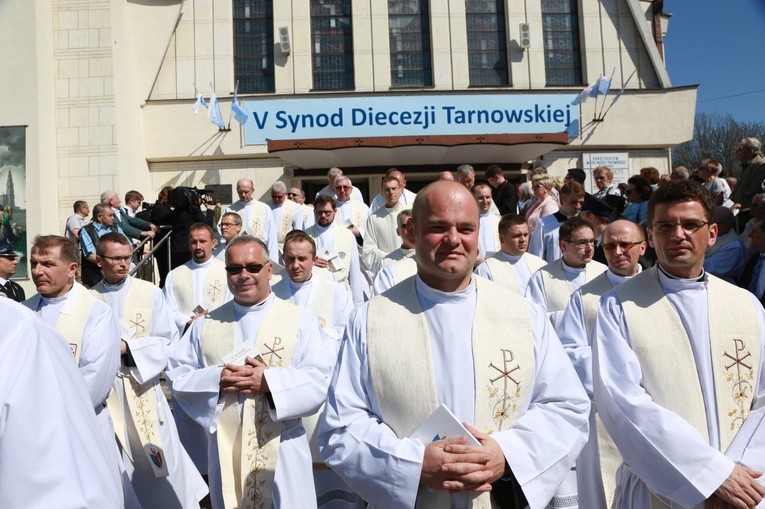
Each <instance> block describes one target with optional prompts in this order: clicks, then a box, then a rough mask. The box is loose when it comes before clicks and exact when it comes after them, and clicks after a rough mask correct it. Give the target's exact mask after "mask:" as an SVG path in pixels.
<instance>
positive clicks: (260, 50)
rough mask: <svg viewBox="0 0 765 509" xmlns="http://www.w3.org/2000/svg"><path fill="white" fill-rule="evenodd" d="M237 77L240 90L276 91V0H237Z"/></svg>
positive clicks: (235, 13) (255, 91) (235, 67)
mask: <svg viewBox="0 0 765 509" xmlns="http://www.w3.org/2000/svg"><path fill="white" fill-rule="evenodd" d="M234 79H235V80H238V81H239V92H240V93H259V92H273V91H274V90H275V87H274V14H273V0H234Z"/></svg>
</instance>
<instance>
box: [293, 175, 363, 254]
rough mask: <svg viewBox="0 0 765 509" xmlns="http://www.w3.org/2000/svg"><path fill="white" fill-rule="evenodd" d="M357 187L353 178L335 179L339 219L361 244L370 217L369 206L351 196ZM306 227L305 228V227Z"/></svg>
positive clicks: (342, 177)
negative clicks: (354, 185)
mask: <svg viewBox="0 0 765 509" xmlns="http://www.w3.org/2000/svg"><path fill="white" fill-rule="evenodd" d="M353 189H355V188H354V187H353V183H352V182H351V179H349V178H348V177H346V176H345V175H340V176H339V177H337V178H336V179H335V195H337V199H336V200H335V204H336V205H337V213H336V216H337V221H338V224H339V225H340V226H343V227H345V228H348V230H349V231H350V232H351V233H353V236H354V237H356V242H357V243H358V244H359V245H361V243H362V242H363V239H364V231H365V230H364V227H365V226H366V224H367V218H368V217H369V207H367V205H366V203H364V202H363V201H359V200H354V199H352V198H351V191H352V190H353ZM304 229H305V228H304Z"/></svg>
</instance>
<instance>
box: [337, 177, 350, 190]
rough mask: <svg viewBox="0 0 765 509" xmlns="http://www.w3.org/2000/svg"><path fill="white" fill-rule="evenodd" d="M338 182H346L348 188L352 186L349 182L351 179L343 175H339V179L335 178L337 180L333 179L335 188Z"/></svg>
mask: <svg viewBox="0 0 765 509" xmlns="http://www.w3.org/2000/svg"><path fill="white" fill-rule="evenodd" d="M340 182H348V185H349V186H352V185H353V182H351V179H349V178H348V177H346V176H345V175H340V176H339V177H337V178H336V179H335V187H337V184H339V183H340Z"/></svg>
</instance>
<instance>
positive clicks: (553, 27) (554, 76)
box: [542, 0, 582, 85]
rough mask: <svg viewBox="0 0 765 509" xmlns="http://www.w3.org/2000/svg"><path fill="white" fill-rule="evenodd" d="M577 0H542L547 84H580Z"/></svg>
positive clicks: (580, 65) (580, 66) (580, 67)
mask: <svg viewBox="0 0 765 509" xmlns="http://www.w3.org/2000/svg"><path fill="white" fill-rule="evenodd" d="M577 1H578V0H542V35H543V36H544V39H545V76H546V79H547V84H548V85H581V84H582V60H581V55H580V52H579V9H578V6H577Z"/></svg>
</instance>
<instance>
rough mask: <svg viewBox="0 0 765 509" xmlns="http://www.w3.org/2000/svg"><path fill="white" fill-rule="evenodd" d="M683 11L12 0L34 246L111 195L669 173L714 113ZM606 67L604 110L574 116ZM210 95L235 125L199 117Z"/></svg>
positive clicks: (7, 80)
mask: <svg viewBox="0 0 765 509" xmlns="http://www.w3.org/2000/svg"><path fill="white" fill-rule="evenodd" d="M667 19H668V16H667V15H665V14H664V13H662V2H661V1H660V0H653V1H644V0H600V1H598V0H430V1H428V0H403V1H401V0H280V1H268V0H214V1H213V0H183V1H181V0H140V1H139V0H10V1H6V2H2V3H0V51H1V52H2V57H3V62H4V64H5V72H4V73H0V90H2V91H3V96H4V99H5V101H6V103H7V104H6V106H5V107H4V108H3V110H2V112H0V126H3V125H24V126H28V127H27V129H26V147H27V148H26V151H27V159H26V179H27V181H26V189H27V204H26V205H27V228H28V236H29V238H30V239H31V238H32V237H33V236H34V235H36V234H39V233H54V232H55V233H60V232H62V231H63V225H64V221H65V220H66V217H67V216H68V215H70V214H71V205H72V203H73V202H74V201H75V200H78V199H85V200H88V201H89V202H90V203H91V205H92V204H93V203H95V202H96V201H97V197H98V195H99V194H100V193H101V191H103V190H105V189H116V190H117V191H118V192H119V193H120V194H124V192H125V191H127V190H130V189H136V190H138V191H140V192H142V193H143V194H144V195H145V197H146V200H147V201H150V202H153V201H154V199H155V197H156V194H157V192H158V191H159V190H160V189H161V188H162V187H163V186H166V185H171V186H178V185H188V186H195V185H196V186H199V187H204V186H205V185H211V184H218V185H221V184H222V185H231V186H232V192H233V185H234V183H235V182H236V180H237V179H239V178H241V177H250V178H251V179H252V180H253V181H254V182H255V186H256V192H255V195H256V196H258V197H261V198H264V197H265V198H267V196H268V187H269V186H270V185H271V184H272V183H273V182H275V181H276V180H283V181H285V182H286V183H287V185H288V186H290V185H297V186H303V187H304V188H305V189H306V190H307V191H309V192H308V194H309V195H310V194H311V191H312V190H313V189H314V188H315V189H318V188H319V187H320V186H323V185H324V184H325V183H326V179H325V177H324V176H325V175H326V171H327V169H328V168H329V167H331V166H339V167H341V168H343V169H344V170H345V171H346V174H349V175H350V176H351V177H352V179H353V181H354V184H355V185H356V186H357V187H361V188H362V189H363V190H364V191H366V192H367V193H368V195H369V197H371V196H374V194H376V193H377V192H378V191H379V185H380V184H379V182H380V178H379V177H380V175H381V174H382V173H383V172H384V170H385V169H386V168H388V167H391V166H396V167H399V168H401V169H402V170H404V171H405V173H406V174H407V178H408V179H409V181H410V182H416V181H420V182H425V181H428V180H432V179H434V178H435V177H436V176H437V174H438V173H439V172H440V171H443V170H445V169H451V170H453V169H455V168H456V166H457V165H459V164H460V163H470V164H473V165H474V166H475V167H476V169H477V170H479V176H480V174H481V173H482V170H483V168H485V166H486V165H488V164H490V163H497V164H499V165H501V166H502V167H503V168H506V169H508V170H511V172H516V173H515V174H519V172H520V168H521V165H522V163H524V162H526V161H529V160H534V159H541V161H542V162H543V164H545V165H546V166H547V167H548V168H549V170H550V172H551V173H552V174H554V175H562V174H564V173H565V171H566V169H567V168H569V167H584V166H586V165H585V158H587V161H590V160H596V159H597V155H598V154H604V155H606V156H608V155H609V154H613V153H618V154H622V156H623V157H626V158H627V159H626V160H627V163H626V164H627V165H628V166H629V172H630V173H637V172H638V171H639V169H640V168H641V167H643V166H654V167H656V168H658V169H659V171H660V172H662V173H666V172H668V171H669V168H670V166H671V161H670V153H669V148H670V147H672V146H674V145H676V144H678V143H681V142H683V141H686V140H688V139H690V138H691V136H692V128H693V116H694V110H695V101H696V89H695V87H684V88H673V87H672V86H671V82H670V79H669V76H668V74H667V71H666V68H665V66H664V62H663V46H662V37H663V33H664V32H665V31H666V22H667ZM601 75H605V76H609V77H612V80H611V81H612V85H611V90H610V92H609V93H608V95H607V96H606V97H605V100H604V98H603V97H602V96H601V97H598V98H597V100H596V99H592V98H591V99H589V100H587V101H586V102H585V103H584V104H581V105H572V104H571V102H572V101H573V99H574V98H575V97H576V96H577V95H578V94H579V92H581V91H582V89H583V88H584V86H586V85H587V84H588V83H593V82H595V81H596V80H597V79H598V78H599V77H600V76H601ZM237 82H238V83H239V85H238V96H239V99H240V100H242V104H243V107H244V108H245V109H246V110H247V111H248V114H249V116H248V121H247V123H246V125H245V126H244V127H241V126H240V125H239V123H237V122H236V121H234V120H230V111H231V106H230V105H231V99H232V96H233V92H234V89H235V86H236V84H237ZM195 85H196V87H198V89H199V90H200V91H201V92H202V93H203V94H204V96H205V98H206V99H208V100H209V96H210V92H211V90H213V89H214V90H215V91H216V92H217V94H218V99H219V100H220V106H221V112H222V116H223V120H224V122H225V123H226V125H230V130H219V129H218V128H217V127H215V126H214V125H213V124H212V123H211V122H210V121H209V120H208V119H207V118H205V116H204V110H203V111H202V112H200V113H199V114H198V115H196V116H195V115H194V114H193V113H192V110H193V105H194V102H195V99H196V93H195ZM622 88H623V89H624V90H623V93H622V92H620V90H621V89H622ZM426 123H427V126H426V125H425V124H426ZM624 154H626V156H624ZM593 156H594V157H595V159H593ZM35 190H38V192H35ZM233 198H234V199H236V196H235V193H234V195H233Z"/></svg>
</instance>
